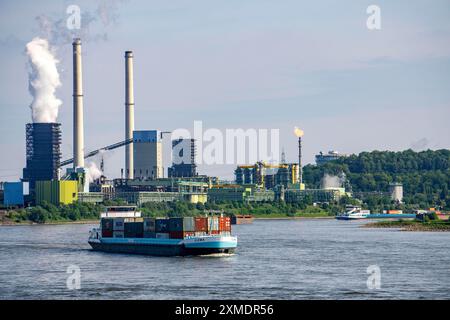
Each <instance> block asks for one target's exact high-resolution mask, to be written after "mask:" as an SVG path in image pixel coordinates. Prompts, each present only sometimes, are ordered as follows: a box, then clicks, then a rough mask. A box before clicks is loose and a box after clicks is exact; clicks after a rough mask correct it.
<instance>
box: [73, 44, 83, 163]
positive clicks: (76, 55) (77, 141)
mask: <svg viewBox="0 0 450 320" xmlns="http://www.w3.org/2000/svg"><path fill="white" fill-rule="evenodd" d="M72 46H73V167H74V168H79V167H84V123H83V76H82V73H81V40H80V39H79V38H76V39H74V41H73V43H72Z"/></svg>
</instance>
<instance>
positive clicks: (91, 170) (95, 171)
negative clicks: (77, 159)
mask: <svg viewBox="0 0 450 320" xmlns="http://www.w3.org/2000/svg"><path fill="white" fill-rule="evenodd" d="M87 169H88V176H89V182H94V180H97V179H98V178H100V177H101V176H102V171H101V170H100V169H99V168H98V167H97V165H96V164H95V162H91V161H90V162H88V166H87Z"/></svg>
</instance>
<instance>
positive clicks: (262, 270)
mask: <svg viewBox="0 0 450 320" xmlns="http://www.w3.org/2000/svg"><path fill="white" fill-rule="evenodd" d="M363 223H364V222H361V221H335V220H328V219H326V220H320V219H317V220H271V221H268V220H264V221H263V220H258V221H255V222H254V223H253V224H251V225H238V226H234V228H233V232H234V234H235V235H237V236H238V241H239V244H238V250H237V252H236V254H234V255H232V256H227V257H167V258H166V257H149V256H135V255H124V254H107V253H99V252H93V251H91V250H90V247H89V245H88V244H87V237H88V231H89V229H90V228H92V227H94V226H93V225H51V226H50V225H49V226H14V227H6V226H4V227H0V298H3V299H73V298H77V299H78V298H87V299H119V298H120V299H268V298H273V299H383V298H388V299H417V298H428V299H442V298H445V299H449V298H450V233H446V232H436V233H433V232H402V231H397V230H393V229H369V228H361V227H360V226H361V224H363ZM70 265H77V266H79V268H80V270H81V289H80V290H68V289H67V286H66V281H67V277H68V276H69V274H68V273H67V268H68V266H70ZM370 265H377V266H379V267H380V270H381V288H380V289H375V290H371V289H368V287H367V278H368V276H369V275H368V274H367V273H366V271H367V267H368V266H370Z"/></svg>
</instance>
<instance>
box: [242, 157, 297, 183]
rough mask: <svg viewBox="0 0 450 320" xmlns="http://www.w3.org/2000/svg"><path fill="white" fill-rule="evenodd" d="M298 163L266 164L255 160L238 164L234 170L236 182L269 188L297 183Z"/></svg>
mask: <svg viewBox="0 0 450 320" xmlns="http://www.w3.org/2000/svg"><path fill="white" fill-rule="evenodd" d="M299 175H300V172H299V165H298V164H297V163H281V164H268V163H266V162H257V163H255V164H253V165H240V166H238V167H237V169H236V170H235V177H236V183H237V184H239V185H241V184H256V185H258V186H260V187H262V188H266V189H271V188H273V187H275V186H276V185H283V186H285V187H288V186H289V185H299V188H300V189H302V187H303V189H304V186H302V184H299Z"/></svg>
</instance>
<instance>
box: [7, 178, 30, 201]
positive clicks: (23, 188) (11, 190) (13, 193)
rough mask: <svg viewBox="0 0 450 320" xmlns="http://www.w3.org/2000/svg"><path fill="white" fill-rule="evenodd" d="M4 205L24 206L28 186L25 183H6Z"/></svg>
mask: <svg viewBox="0 0 450 320" xmlns="http://www.w3.org/2000/svg"><path fill="white" fill-rule="evenodd" d="M3 188H4V191H3V192H4V198H3V204H4V205H5V206H23V205H24V194H26V193H28V192H27V189H28V184H27V183H24V182H5V183H4V185H3Z"/></svg>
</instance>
